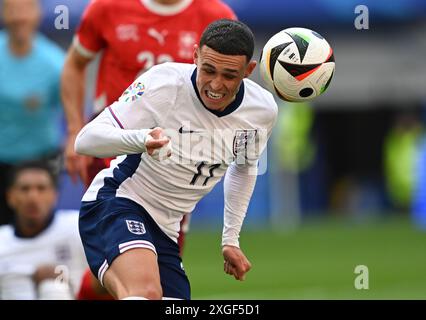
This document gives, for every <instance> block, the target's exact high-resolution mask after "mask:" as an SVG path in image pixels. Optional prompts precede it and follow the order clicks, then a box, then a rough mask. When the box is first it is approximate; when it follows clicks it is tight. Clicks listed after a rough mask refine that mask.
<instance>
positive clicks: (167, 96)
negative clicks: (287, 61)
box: [83, 63, 277, 241]
mask: <svg viewBox="0 0 426 320" xmlns="http://www.w3.org/2000/svg"><path fill="white" fill-rule="evenodd" d="M196 72H197V69H196V66H195V65H191V64H181V63H163V64H161V65H158V66H155V67H153V68H152V69H151V70H149V71H148V72H146V73H144V74H143V75H142V76H140V77H139V78H138V79H136V80H135V82H134V83H133V84H132V85H131V86H130V87H129V88H128V89H127V90H126V91H125V92H124V93H123V95H122V96H121V97H120V99H119V100H118V101H117V102H115V103H114V104H112V105H111V106H110V107H109V108H108V109H107V111H106V112H107V113H108V114H109V116H110V117H111V119H112V121H113V122H114V124H115V126H116V127H120V128H124V129H149V128H154V127H157V126H158V127H161V128H163V129H165V130H166V134H167V135H168V136H169V137H170V138H171V148H172V156H171V157H170V158H169V159H167V160H165V161H161V162H160V161H157V160H155V159H153V158H152V157H150V156H149V155H148V154H146V153H143V154H136V155H127V156H120V157H117V158H116V159H115V160H113V161H112V162H111V166H110V168H108V169H104V170H102V171H101V172H100V173H99V174H98V175H97V176H96V177H95V179H94V180H93V182H92V184H91V186H90V187H89V189H88V190H87V192H86V194H85V195H84V197H83V201H94V200H97V199H103V198H108V197H111V196H116V197H124V198H128V199H131V200H133V201H135V202H137V203H139V204H140V205H142V206H143V207H144V208H145V209H146V210H147V211H148V212H149V213H150V215H151V216H152V218H153V219H154V220H155V221H156V223H157V224H158V225H159V226H160V228H161V229H162V230H163V231H164V232H165V233H166V234H167V235H168V236H169V237H170V238H172V239H173V240H174V241H176V239H177V236H178V231H179V223H180V221H181V219H182V217H183V215H184V214H186V213H189V212H191V211H192V210H193V209H194V207H195V205H196V204H197V202H198V201H199V200H200V199H201V198H202V197H203V196H204V195H206V194H207V193H208V192H209V191H210V190H211V189H212V188H213V187H214V186H215V184H216V183H217V182H219V181H220V179H221V178H222V177H223V175H224V174H225V172H226V169H227V168H228V166H229V164H230V163H232V162H236V163H237V164H241V165H256V163H257V160H258V158H259V156H260V154H261V153H262V151H263V150H264V149H265V147H266V143H267V140H268V137H269V136H270V133H271V130H272V127H273V125H274V124H275V120H276V116H277V105H276V103H275V100H274V98H273V96H272V94H271V93H269V92H268V91H266V90H265V89H263V88H262V87H260V86H259V85H258V84H256V83H255V82H253V81H251V80H249V79H244V80H243V83H242V85H241V87H240V89H239V92H238V93H237V95H236V98H235V100H234V101H233V103H232V104H231V105H229V106H228V107H227V108H226V109H225V110H224V111H223V112H216V111H212V110H209V109H207V108H206V107H205V106H204V104H203V103H202V101H201V98H200V97H199V93H198V90H197V88H196V85H195V79H196Z"/></svg>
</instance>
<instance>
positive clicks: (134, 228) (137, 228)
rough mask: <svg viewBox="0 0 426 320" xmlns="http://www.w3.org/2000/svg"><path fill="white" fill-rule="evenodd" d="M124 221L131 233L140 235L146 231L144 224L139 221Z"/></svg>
mask: <svg viewBox="0 0 426 320" xmlns="http://www.w3.org/2000/svg"><path fill="white" fill-rule="evenodd" d="M126 223H127V229H129V231H130V232H131V233H134V234H137V235H141V234H144V233H145V232H146V230H145V226H144V224H143V223H142V222H140V221H135V220H126Z"/></svg>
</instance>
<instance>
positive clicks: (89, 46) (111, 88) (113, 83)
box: [61, 0, 236, 298]
mask: <svg viewBox="0 0 426 320" xmlns="http://www.w3.org/2000/svg"><path fill="white" fill-rule="evenodd" d="M221 18H230V19H236V16H235V14H234V12H233V11H232V10H231V9H230V8H229V7H228V6H227V5H226V4H224V3H223V2H221V1H220V0H120V1H116V0H92V1H91V2H90V4H89V5H88V7H87V8H86V10H85V12H84V14H83V16H82V19H81V22H80V25H79V27H78V29H77V32H76V35H75V37H74V40H73V44H72V45H71V47H70V49H69V52H68V56H67V59H66V61H65V65H64V71H63V75H62V86H61V90H62V99H63V104H64V109H65V114H66V117H67V124H68V138H67V145H66V150H65V166H66V168H67V170H68V173H69V174H70V176H71V178H72V179H73V181H76V180H77V177H78V176H80V177H81V179H82V180H83V181H84V182H85V184H86V185H88V184H89V183H90V182H91V180H92V179H93V178H94V176H95V175H96V174H97V173H98V172H99V171H100V170H101V169H103V168H105V167H106V166H107V165H108V163H106V162H105V161H104V159H89V158H87V157H83V156H80V155H77V154H76V153H75V152H74V142H75V138H76V135H77V133H78V132H79V131H80V129H81V128H82V127H83V125H84V112H83V100H84V79H85V69H86V67H87V65H88V63H89V62H91V61H92V60H93V59H94V57H95V56H96V54H97V53H100V52H101V54H102V56H101V60H100V64H99V69H98V74H97V82H96V98H95V102H94V110H93V111H94V112H93V113H94V115H96V114H98V113H99V112H100V111H102V109H103V108H105V107H106V106H108V105H110V104H112V103H113V102H114V101H116V100H117V99H118V98H119V97H120V95H121V94H122V93H123V91H124V90H125V89H126V88H127V87H128V86H129V85H130V84H131V83H132V82H133V80H134V79H135V78H136V77H137V76H138V75H139V74H141V73H142V72H144V71H146V70H147V69H149V68H150V67H152V66H153V65H155V64H159V63H163V62H166V61H176V62H187V63H193V56H192V54H193V47H194V45H195V44H196V43H198V41H199V38H200V36H201V34H202V32H203V31H204V29H205V27H206V26H207V25H208V24H210V23H211V22H212V21H214V20H217V19H221ZM186 228H187V225H181V233H180V236H179V239H178V241H179V246H180V248H181V250H182V246H183V238H184V232H183V231H184V230H185V229H186ZM93 287H96V283H95V282H94V281H93V279H91V278H90V276H89V275H86V276H85V277H84V279H83V284H82V291H83V292H80V294H79V297H80V298H85V297H86V298H88V297H90V298H94V297H99V298H101V297H100V296H99V295H96V294H94V292H89V291H90V288H93ZM85 292H87V294H85Z"/></svg>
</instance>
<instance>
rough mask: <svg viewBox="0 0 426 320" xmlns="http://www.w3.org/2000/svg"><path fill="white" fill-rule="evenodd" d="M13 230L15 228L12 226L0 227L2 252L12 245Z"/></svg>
mask: <svg viewBox="0 0 426 320" xmlns="http://www.w3.org/2000/svg"><path fill="white" fill-rule="evenodd" d="M13 230H14V229H13V226H12V225H10V224H8V225H3V226H0V251H2V250H1V248H4V246H7V245H8V244H10V240H11V239H12V238H13V237H14V231H13Z"/></svg>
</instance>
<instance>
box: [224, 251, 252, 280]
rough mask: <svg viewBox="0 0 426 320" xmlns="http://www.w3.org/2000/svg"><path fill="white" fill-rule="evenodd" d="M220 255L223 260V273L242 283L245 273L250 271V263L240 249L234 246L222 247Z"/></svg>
mask: <svg viewBox="0 0 426 320" xmlns="http://www.w3.org/2000/svg"><path fill="white" fill-rule="evenodd" d="M222 254H223V257H224V259H225V260H224V266H223V270H224V271H225V273H227V274H230V275H232V276H234V278H235V279H237V280H240V281H243V280H244V279H245V277H246V273H247V272H248V271H249V270H250V269H251V263H250V261H248V259H247V258H246V256H245V255H244V253H243V252H242V251H241V249H240V248H237V247H234V246H223V248H222Z"/></svg>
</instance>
